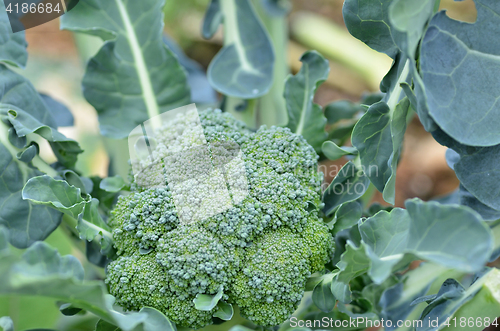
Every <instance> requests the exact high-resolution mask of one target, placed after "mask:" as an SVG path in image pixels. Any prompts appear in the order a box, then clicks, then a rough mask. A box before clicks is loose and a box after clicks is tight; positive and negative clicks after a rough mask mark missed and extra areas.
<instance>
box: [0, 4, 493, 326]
mask: <svg viewBox="0 0 500 331" xmlns="http://www.w3.org/2000/svg"><path fill="white" fill-rule="evenodd" d="M474 2H475V5H476V8H477V21H476V22H475V23H465V22H461V21H456V20H453V19H451V18H449V17H448V16H447V14H446V12H445V11H439V6H440V1H439V0H421V1H415V0H345V1H344V5H343V10H342V14H343V17H344V21H345V24H346V27H347V29H348V31H349V33H350V34H351V35H352V36H353V37H355V38H357V39H359V40H361V41H362V42H363V43H365V44H366V45H368V46H369V47H371V48H372V49H374V50H376V51H378V52H381V53H385V54H386V55H387V56H389V57H390V58H391V59H392V60H393V64H392V67H391V68H390V70H389V71H388V72H387V74H386V75H385V77H384V78H383V80H382V81H381V83H380V93H377V94H373V95H368V96H366V97H364V98H363V99H362V100H360V101H359V103H352V102H346V101H343V100H340V101H335V100H334V101H332V102H331V103H330V104H328V106H326V107H325V109H322V107H321V106H319V105H318V104H316V103H315V102H314V96H315V93H316V90H317V88H318V87H319V86H320V85H321V84H322V83H323V82H324V81H325V80H326V79H327V78H328V75H329V69H330V66H329V63H328V61H327V60H326V59H325V58H324V57H323V56H322V55H321V54H320V53H318V52H317V51H314V50H310V51H307V52H305V53H304V54H303V55H302V57H301V58H300V61H301V62H302V67H301V69H300V70H299V71H298V72H297V73H295V75H292V74H291V73H289V69H288V68H287V66H286V52H285V49H286V42H287V40H288V37H287V33H286V32H287V21H286V17H287V13H288V9H289V7H290V6H289V3H287V2H286V0H284V1H272V0H262V1H257V0H255V1H253V0H252V1H250V0H212V1H211V2H210V4H209V6H208V8H207V10H206V14H205V17H204V20H203V24H202V26H201V29H202V34H203V36H204V37H206V38H210V37H211V36H213V35H214V34H215V33H216V31H217V30H218V29H219V27H220V26H221V25H222V27H223V33H224V39H223V46H222V48H221V50H220V51H219V53H217V55H216V56H215V57H214V58H213V60H212V62H211V63H210V65H209V67H208V70H207V72H206V74H205V73H204V72H203V71H201V70H200V69H199V67H198V66H196V65H194V64H193V63H192V61H191V60H189V59H188V58H187V57H186V56H185V55H184V54H183V53H182V52H181V51H180V50H179V49H178V48H177V47H176V46H175V45H174V44H173V43H172V42H171V40H170V39H169V38H168V37H167V36H164V34H163V13H162V9H163V7H164V1H163V0H142V1H131V0H114V1H111V0H80V1H79V2H78V3H77V4H76V5H74V6H73V7H71V10H69V11H67V12H66V13H65V14H64V15H63V16H62V17H61V22H60V23H61V28H62V29H66V30H69V31H72V32H74V33H75V34H89V35H93V36H97V37H99V38H101V39H102V41H103V43H102V44H101V47H100V49H99V50H98V51H97V53H96V54H95V55H93V57H92V58H91V59H90V60H89V61H88V63H87V64H86V71H85V75H84V77H83V80H82V86H83V94H84V97H85V99H86V101H87V102H88V103H89V104H90V105H91V106H93V107H94V108H95V110H96V111H97V113H98V116H99V123H100V132H101V134H102V135H103V136H104V137H107V138H111V139H114V140H115V143H116V144H117V145H116V146H122V145H123V146H125V149H126V147H127V146H128V147H129V148H130V149H129V153H128V155H121V154H120V153H114V151H113V150H112V148H110V150H109V154H110V158H111V166H110V169H109V177H107V178H100V177H95V176H94V177H88V176H87V174H85V173H83V172H82V171H80V169H78V167H77V160H78V157H79V156H80V154H81V153H82V152H83V151H82V148H81V147H80V145H79V143H78V142H77V141H75V140H73V139H70V138H67V137H65V136H64V135H63V134H62V133H61V132H60V131H58V127H61V126H71V125H72V124H73V117H72V115H71V113H70V111H69V110H68V108H67V107H66V106H64V105H63V104H61V103H60V102H58V101H56V100H55V99H53V98H52V97H51V96H48V95H45V94H40V93H39V92H37V91H36V89H35V88H34V86H33V85H32V84H31V83H30V82H29V81H28V80H27V79H26V78H25V77H24V76H23V75H22V70H20V69H23V68H24V67H25V66H26V63H27V59H28V54H27V50H26V46H27V43H26V41H25V36H24V32H22V31H21V32H16V33H12V32H11V27H10V26H9V20H8V17H7V15H6V8H5V7H4V6H3V3H2V4H0V27H1V29H0V62H1V63H0V72H1V75H0V81H1V84H0V86H1V88H0V119H1V122H0V179H1V180H0V295H2V296H9V297H15V298H17V299H19V300H21V299H22V300H28V301H29V300H37V299H39V298H46V299H47V300H52V301H53V302H54V304H56V305H57V307H59V311H60V314H61V315H65V316H73V317H64V319H63V320H64V323H66V324H65V325H66V327H65V329H70V330H76V329H78V330H80V329H81V330H95V331H105V330H123V331H132V330H145V331H160V330H161V331H165V330H188V329H202V328H205V327H206V328H207V330H209V329H210V328H212V329H211V330H214V329H217V330H231V331H248V330H280V331H285V330H331V329H339V330H364V329H366V328H368V327H372V326H376V327H383V328H385V330H397V331H406V330H408V331H410V330H417V331H424V330H425V331H430V330H441V329H447V330H464V329H465V328H468V329H469V328H470V329H472V330H482V329H484V328H485V327H488V326H490V325H496V324H497V323H496V318H497V317H499V316H500V272H499V271H498V270H497V268H496V267H495V265H496V264H495V261H496V260H497V259H498V257H499V256H500V226H499V223H500V172H499V167H498V163H499V162H500V159H499V158H500V148H499V146H500V129H499V128H500V106H499V105H498V99H499V98H500V88H499V82H500V79H499V78H498V77H500V69H499V68H500V60H499V59H500V49H499V46H498V43H496V42H495V38H496V37H497V35H498V32H499V30H500V19H499V17H500V4H499V3H498V2H496V1H495V0H474ZM331 42H332V43H335V40H332V41H331ZM200 77H202V78H204V79H201V80H200V79H199V78H200ZM200 82H201V83H200ZM215 91H217V92H218V93H219V94H220V96H221V98H220V99H218V98H215V97H214V96H215ZM53 94H54V97H57V91H53ZM193 103H196V106H195V107H194V106H193ZM415 116H418V119H419V120H420V122H421V123H422V125H423V127H424V128H425V130H427V131H428V132H429V133H430V134H432V136H433V137H434V139H435V140H436V141H437V142H438V143H440V144H442V145H444V146H446V147H448V151H447V153H446V160H447V162H448V165H449V166H450V167H451V168H452V169H453V170H454V172H455V173H456V176H457V177H458V179H459V180H460V186H459V187H458V188H457V189H456V191H455V192H453V193H451V194H449V195H447V196H445V197H436V198H435V199H434V200H432V201H422V200H420V199H418V198H412V199H409V200H407V201H406V202H405V204H404V206H405V208H400V207H395V206H394V203H395V197H396V194H397V192H396V185H395V184H396V171H397V167H398V163H399V160H400V158H401V152H402V147H403V139H404V135H405V131H406V128H407V125H408V123H409V121H410V120H412V119H413V118H414V117H415ZM42 140H45V141H46V142H47V144H40V141H42ZM127 143H128V145H127ZM45 146H47V147H50V148H51V150H52V152H53V154H54V155H55V157H56V158H57V161H56V162H55V163H52V164H48V163H47V162H46V160H45V159H44V158H43V157H41V156H40V149H41V148H46V147H45ZM409 152H410V153H411V151H409ZM343 157H344V158H345V159H346V161H347V162H346V163H345V165H344V166H343V167H342V168H341V169H340V171H339V172H338V174H337V175H336V176H335V178H334V179H333V180H332V181H331V183H327V185H326V187H325V185H324V184H325V183H324V182H323V181H324V179H323V174H322V173H321V172H320V171H319V170H318V162H319V161H325V160H339V159H341V158H343ZM117 164H118V165H126V167H127V169H128V176H127V175H125V176H120V175H119V174H117V172H118V171H117V169H116V167H115V166H116V165H117ZM376 191H379V192H381V195H382V197H383V199H384V200H385V202H386V204H385V205H384V206H383V205H381V204H378V203H372V201H373V197H374V194H375V192H376ZM54 233H60V235H62V236H64V237H65V238H66V240H69V241H70V242H71V243H72V246H73V248H72V254H70V255H65V254H62V252H60V251H59V250H58V249H57V248H55V247H54V246H57V245H54V244H52V245H51V241H50V238H51V235H52V234H54ZM18 302H19V301H18ZM23 302H25V301H23ZM44 302H46V301H44ZM12 311H14V308H13V309H12ZM16 315H17V314H16V313H12V316H3V317H2V316H0V327H2V328H3V329H4V330H8V331H13V330H15V329H16V327H17V328H18V325H17V324H18V323H19V321H18V318H17V317H16ZM68 320H75V321H76V320H78V321H85V323H83V322H82V323H81V325H77V324H70V326H69V327H68V326H67V325H68V324H67V323H69V322H67V321H68ZM64 323H62V322H61V323H59V324H58V325H53V326H47V325H43V326H42V327H55V328H63V326H62V325H63V324H64ZM212 324H215V325H214V326H212V327H211V326H210V325H212Z"/></svg>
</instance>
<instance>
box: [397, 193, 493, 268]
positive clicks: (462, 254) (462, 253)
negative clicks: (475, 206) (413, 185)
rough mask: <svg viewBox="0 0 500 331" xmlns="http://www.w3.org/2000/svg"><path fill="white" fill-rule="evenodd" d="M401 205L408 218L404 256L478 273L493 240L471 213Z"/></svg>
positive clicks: (434, 205) (434, 204)
mask: <svg viewBox="0 0 500 331" xmlns="http://www.w3.org/2000/svg"><path fill="white" fill-rule="evenodd" d="M405 205H406V208H407V210H408V213H409V215H410V218H411V222H410V229H409V235H408V246H407V252H411V253H413V254H415V255H417V256H419V257H420V258H422V259H426V260H429V261H432V262H435V263H439V264H442V265H444V266H447V267H450V268H454V269H458V270H462V271H466V272H476V271H479V270H481V269H482V268H483V266H484V265H485V264H486V263H487V261H488V260H489V258H490V255H491V253H492V251H493V238H492V236H491V232H490V230H489V227H488V226H487V225H486V224H485V223H484V222H483V221H482V219H481V216H480V215H479V214H477V213H476V212H474V211H473V210H472V209H470V208H467V207H463V206H457V205H441V204H439V203H437V202H426V203H424V202H422V201H420V200H418V199H412V200H408V201H406V204H405Z"/></svg>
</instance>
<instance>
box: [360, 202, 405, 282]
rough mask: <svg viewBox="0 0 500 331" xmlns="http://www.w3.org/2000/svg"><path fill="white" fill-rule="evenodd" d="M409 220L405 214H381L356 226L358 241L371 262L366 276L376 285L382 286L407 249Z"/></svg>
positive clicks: (394, 210) (401, 212)
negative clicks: (358, 233)
mask: <svg viewBox="0 0 500 331" xmlns="http://www.w3.org/2000/svg"><path fill="white" fill-rule="evenodd" d="M409 226H410V217H409V215H408V213H407V212H406V210H404V209H400V208H395V209H393V210H392V211H391V212H390V213H388V212H386V211H380V212H379V213H377V214H376V215H375V216H373V217H370V218H368V219H367V220H366V221H365V222H364V223H363V224H361V225H360V226H359V232H360V233H361V238H362V239H363V241H364V243H365V244H366V246H365V248H366V254H367V256H368V257H369V258H370V260H371V263H370V270H369V271H368V274H369V275H370V277H371V278H372V279H373V281H374V282H375V283H376V284H381V283H383V282H384V281H385V280H386V279H387V278H388V277H389V275H390V274H391V271H392V268H393V267H394V266H395V265H396V264H397V263H398V262H399V261H400V260H401V258H402V257H403V254H404V252H405V249H406V243H407V240H408V230H409Z"/></svg>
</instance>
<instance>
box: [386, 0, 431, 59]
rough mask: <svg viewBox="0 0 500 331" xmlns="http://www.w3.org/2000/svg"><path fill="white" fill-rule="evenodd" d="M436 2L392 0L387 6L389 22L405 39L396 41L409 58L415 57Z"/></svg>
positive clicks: (428, 0)
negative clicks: (403, 33)
mask: <svg viewBox="0 0 500 331" xmlns="http://www.w3.org/2000/svg"><path fill="white" fill-rule="evenodd" d="M435 3H436V0H420V1H413V0H394V1H393V2H392V3H391V4H390V6H389V21H390V23H391V25H392V26H393V27H394V28H395V29H396V30H398V31H401V32H405V35H406V38H404V39H403V40H398V41H399V45H400V48H401V49H403V50H405V53H406V55H407V56H409V57H410V58H414V57H415V52H416V50H417V46H418V43H419V41H420V39H421V38H422V35H423V33H424V29H425V26H426V24H427V22H428V21H429V19H430V17H431V16H432V14H433V12H434V5H435ZM398 41H397V42H398Z"/></svg>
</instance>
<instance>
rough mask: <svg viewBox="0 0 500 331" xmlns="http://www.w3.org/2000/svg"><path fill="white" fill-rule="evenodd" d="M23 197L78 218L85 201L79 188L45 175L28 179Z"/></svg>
mask: <svg viewBox="0 0 500 331" xmlns="http://www.w3.org/2000/svg"><path fill="white" fill-rule="evenodd" d="M23 199H25V200H29V201H31V202H32V203H35V204H41V205H46V206H50V207H52V208H54V209H56V210H58V211H60V212H62V213H64V214H67V215H69V216H71V217H73V218H78V215H79V214H80V213H81V212H82V211H83V208H84V207H85V204H86V203H87V201H85V199H83V198H82V196H81V191H80V189H79V188H76V187H74V186H71V185H69V184H68V183H67V182H66V181H64V180H55V179H53V178H52V177H50V176H47V175H44V176H38V177H34V178H31V179H30V180H28V182H27V183H26V185H25V186H24V189H23Z"/></svg>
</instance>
